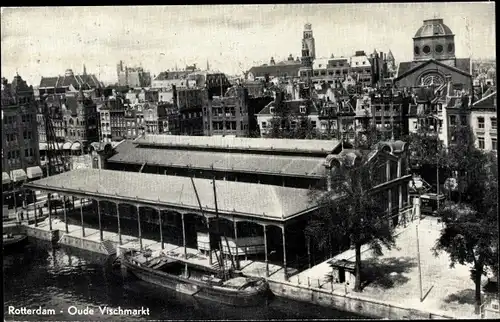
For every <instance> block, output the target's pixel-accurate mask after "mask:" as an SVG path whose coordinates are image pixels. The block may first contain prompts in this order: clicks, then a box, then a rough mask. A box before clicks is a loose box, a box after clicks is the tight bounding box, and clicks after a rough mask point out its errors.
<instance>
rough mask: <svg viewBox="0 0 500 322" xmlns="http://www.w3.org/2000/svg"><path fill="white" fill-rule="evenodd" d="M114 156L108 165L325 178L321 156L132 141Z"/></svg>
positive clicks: (123, 145) (120, 147)
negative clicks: (145, 144)
mask: <svg viewBox="0 0 500 322" xmlns="http://www.w3.org/2000/svg"><path fill="white" fill-rule="evenodd" d="M116 152H117V154H115V155H114V156H112V157H111V158H109V159H108V162H112V163H114V162H116V163H128V164H139V165H141V164H143V163H144V162H146V164H149V165H161V166H166V167H169V166H170V167H176V168H186V167H190V168H196V169H205V170H218V171H232V172H240V173H254V174H274V175H279V176H292V177H305V176H307V177H313V178H322V177H323V176H324V167H323V162H324V160H325V159H324V157H297V156H282V155H262V154H249V153H235V152H233V153H228V152H214V151H196V150H194V151H193V150H185V149H158V148H155V147H142V146H140V145H137V144H135V142H130V141H127V142H124V143H123V144H121V145H120V146H119V147H117V149H116Z"/></svg>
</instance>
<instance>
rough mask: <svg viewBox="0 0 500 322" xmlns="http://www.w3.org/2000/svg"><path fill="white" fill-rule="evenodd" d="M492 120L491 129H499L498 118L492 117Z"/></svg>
mask: <svg viewBox="0 0 500 322" xmlns="http://www.w3.org/2000/svg"><path fill="white" fill-rule="evenodd" d="M490 120H491V129H492V130H496V129H497V118H496V117H492V118H491V119H490Z"/></svg>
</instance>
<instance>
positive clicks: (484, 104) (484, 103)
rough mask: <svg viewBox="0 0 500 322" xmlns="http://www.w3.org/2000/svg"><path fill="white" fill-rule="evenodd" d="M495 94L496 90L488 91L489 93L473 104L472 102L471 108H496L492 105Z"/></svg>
mask: <svg viewBox="0 0 500 322" xmlns="http://www.w3.org/2000/svg"><path fill="white" fill-rule="evenodd" d="M496 96H497V92H493V93H490V94H489V95H486V96H484V97H483V98H481V99H480V100H479V101H477V102H474V104H472V108H491V109H493V108H495V109H496V105H494V104H495V99H496Z"/></svg>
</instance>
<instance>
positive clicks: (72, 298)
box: [4, 241, 354, 321]
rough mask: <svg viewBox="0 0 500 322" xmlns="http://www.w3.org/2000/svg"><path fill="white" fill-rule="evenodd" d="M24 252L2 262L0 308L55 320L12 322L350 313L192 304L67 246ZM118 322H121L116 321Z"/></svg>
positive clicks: (36, 244) (279, 303)
mask: <svg viewBox="0 0 500 322" xmlns="http://www.w3.org/2000/svg"><path fill="white" fill-rule="evenodd" d="M30 243H31V245H30V246H29V247H27V248H26V249H25V250H24V252H22V253H19V254H17V255H12V256H11V257H8V256H6V257H4V277H5V279H4V280H5V283H4V284H5V285H4V286H5V287H4V294H5V298H4V299H5V300H4V309H5V308H7V307H8V306H9V305H13V306H15V307H21V306H24V307H27V308H34V307H38V306H40V305H41V306H42V307H44V308H52V309H54V310H56V313H57V315H56V316H23V317H19V316H17V317H9V316H8V315H7V316H6V319H16V320H32V321H35V320H36V321H37V320H108V321H116V319H117V317H116V316H102V315H100V314H96V315H94V316H88V315H85V316H71V315H69V314H68V312H67V309H68V307H69V306H71V305H74V306H77V307H79V308H85V307H93V308H94V309H95V310H96V311H98V307H99V306H100V305H108V306H109V307H111V308H118V307H121V308H124V309H125V308H140V307H142V306H143V307H148V308H149V309H150V310H149V311H150V314H151V315H150V316H136V317H134V318H133V319H134V320H151V319H162V320H164V319H174V320H175V319H183V320H184V319H203V320H205V319H216V320H219V319H238V320H239V319H244V320H253V319H287V318H288V319H310V318H316V319H318V318H337V319H338V318H353V317H354V316H352V315H351V314H348V313H343V312H338V311H334V310H332V309H328V308H322V307H316V306H312V305H307V304H303V303H299V302H292V301H284V300H281V299H277V298H275V299H273V300H272V301H271V302H270V304H269V305H268V306H267V307H259V308H233V307H228V306H223V305H216V304H214V303H213V302H210V301H206V300H199V299H195V298H193V297H191V296H188V295H184V294H179V293H176V292H173V291H170V290H166V289H163V288H159V287H157V286H154V285H151V284H148V283H145V282H142V281H139V280H137V279H134V278H132V277H127V278H124V277H123V276H121V275H120V274H117V272H116V271H113V270H112V269H111V265H109V264H110V260H111V259H110V258H108V257H106V256H103V255H100V254H95V253H90V252H88V251H85V250H80V249H75V248H72V247H68V246H64V247H52V246H51V244H50V243H44V242H40V241H30ZM120 320H123V319H122V318H121V319H120Z"/></svg>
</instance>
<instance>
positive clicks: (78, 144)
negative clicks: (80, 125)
mask: <svg viewBox="0 0 500 322" xmlns="http://www.w3.org/2000/svg"><path fill="white" fill-rule="evenodd" d="M81 146H82V145H81V144H80V143H79V142H76V143H74V144H73V145H72V146H71V150H73V151H78V150H80V147H81Z"/></svg>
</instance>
